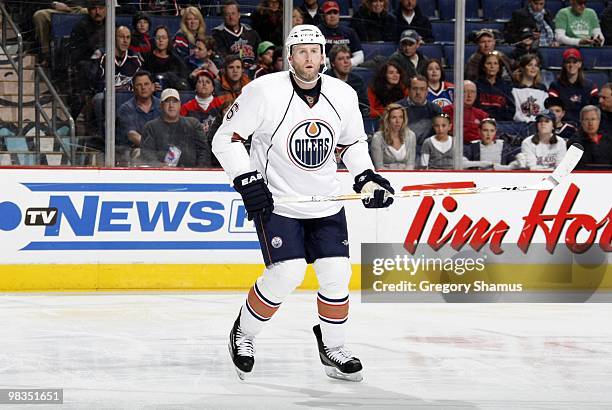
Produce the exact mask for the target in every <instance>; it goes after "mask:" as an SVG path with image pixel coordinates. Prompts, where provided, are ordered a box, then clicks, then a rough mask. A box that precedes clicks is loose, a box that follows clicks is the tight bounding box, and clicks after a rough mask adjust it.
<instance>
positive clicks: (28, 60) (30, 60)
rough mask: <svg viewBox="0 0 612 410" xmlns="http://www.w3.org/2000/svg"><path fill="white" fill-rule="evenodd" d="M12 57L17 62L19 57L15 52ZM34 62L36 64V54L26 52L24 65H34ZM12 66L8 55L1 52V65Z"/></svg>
mask: <svg viewBox="0 0 612 410" xmlns="http://www.w3.org/2000/svg"><path fill="white" fill-rule="evenodd" d="M11 58H13V59H14V61H15V62H17V58H16V56H15V54H11ZM34 64H36V56H35V55H33V54H26V55H25V56H23V65H24V66H26V67H34ZM4 66H7V67H10V63H9V62H8V60H7V58H6V56H5V55H4V53H0V67H4Z"/></svg>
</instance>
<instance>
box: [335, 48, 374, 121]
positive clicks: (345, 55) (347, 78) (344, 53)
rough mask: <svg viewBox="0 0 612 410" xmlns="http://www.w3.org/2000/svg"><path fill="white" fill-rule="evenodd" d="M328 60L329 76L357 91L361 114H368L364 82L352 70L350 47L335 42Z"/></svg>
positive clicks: (368, 107) (365, 115)
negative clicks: (329, 65) (329, 66)
mask: <svg viewBox="0 0 612 410" xmlns="http://www.w3.org/2000/svg"><path fill="white" fill-rule="evenodd" d="M329 61H330V64H331V70H330V71H328V72H327V74H328V75H329V76H330V77H335V78H338V79H340V80H342V81H344V82H345V83H347V84H348V85H350V86H351V87H352V88H353V90H355V92H356V93H357V98H358V100H359V110H360V111H361V115H362V116H363V117H364V118H365V117H367V116H369V115H370V106H369V104H368V94H367V92H366V88H365V84H364V83H363V80H362V79H361V77H359V76H358V75H356V74H354V73H353V72H352V69H353V65H352V64H351V49H350V48H348V47H347V46H345V45H344V44H336V45H335V46H333V47H332V49H331V50H330V51H329Z"/></svg>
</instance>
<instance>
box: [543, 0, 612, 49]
mask: <svg viewBox="0 0 612 410" xmlns="http://www.w3.org/2000/svg"><path fill="white" fill-rule="evenodd" d="M585 4H586V0H570V7H565V8H563V9H561V10H559V12H558V13H557V16H556V17H555V36H556V38H557V41H558V42H559V43H560V44H561V45H569V46H589V45H592V46H602V45H603V43H604V41H605V40H604V37H603V34H602V32H601V28H600V27H599V19H598V18H597V13H595V11H594V10H593V9H589V8H587V7H586V5H585Z"/></svg>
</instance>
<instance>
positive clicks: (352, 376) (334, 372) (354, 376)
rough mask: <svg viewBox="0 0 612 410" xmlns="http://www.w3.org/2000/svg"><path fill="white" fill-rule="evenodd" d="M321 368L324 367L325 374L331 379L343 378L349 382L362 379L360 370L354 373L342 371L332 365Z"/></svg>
mask: <svg viewBox="0 0 612 410" xmlns="http://www.w3.org/2000/svg"><path fill="white" fill-rule="evenodd" d="M323 368H324V369H325V374H326V375H327V376H328V377H331V378H332V379H338V380H345V381H349V382H360V381H362V380H363V376H362V375H361V372H360V371H359V372H355V373H342V372H341V371H340V370H338V369H336V368H335V367H333V366H323Z"/></svg>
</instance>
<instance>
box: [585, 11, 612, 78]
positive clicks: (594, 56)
mask: <svg viewBox="0 0 612 410" xmlns="http://www.w3.org/2000/svg"><path fill="white" fill-rule="evenodd" d="M587 4H588V3H587ZM580 52H581V53H582V56H583V57H584V62H585V66H586V67H587V68H602V69H611V68H612V47H583V48H581V49H580Z"/></svg>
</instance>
